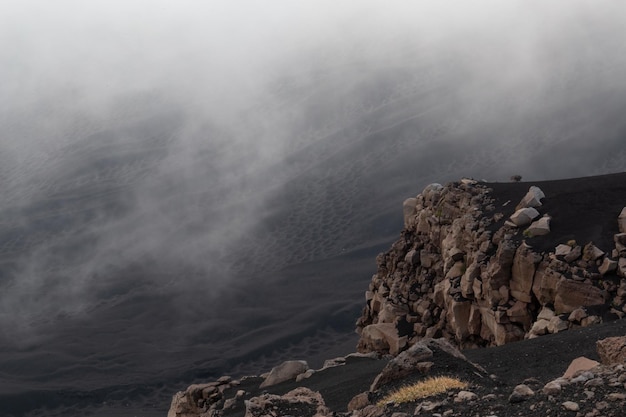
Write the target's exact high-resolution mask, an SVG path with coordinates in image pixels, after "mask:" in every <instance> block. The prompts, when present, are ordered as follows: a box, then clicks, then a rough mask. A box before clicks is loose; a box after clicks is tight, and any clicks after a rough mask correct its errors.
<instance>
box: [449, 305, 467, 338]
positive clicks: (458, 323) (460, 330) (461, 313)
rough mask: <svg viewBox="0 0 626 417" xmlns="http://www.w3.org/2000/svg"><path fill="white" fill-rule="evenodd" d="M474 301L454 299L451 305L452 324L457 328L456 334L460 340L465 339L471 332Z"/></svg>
mask: <svg viewBox="0 0 626 417" xmlns="http://www.w3.org/2000/svg"><path fill="white" fill-rule="evenodd" d="M471 308H472V303H471V302H469V301H453V302H452V304H451V305H450V311H451V312H452V320H451V323H450V324H451V325H452V327H453V328H454V329H455V336H456V340H457V341H458V342H461V341H463V340H465V339H466V338H467V337H468V336H469V334H470V332H469V319H470V312H471Z"/></svg>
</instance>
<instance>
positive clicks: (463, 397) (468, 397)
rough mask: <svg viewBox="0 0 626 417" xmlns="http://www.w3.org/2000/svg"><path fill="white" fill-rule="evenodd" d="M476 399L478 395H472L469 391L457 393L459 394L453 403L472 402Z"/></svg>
mask: <svg viewBox="0 0 626 417" xmlns="http://www.w3.org/2000/svg"><path fill="white" fill-rule="evenodd" d="M477 398H478V395H476V394H474V393H473V392H471V391H459V393H458V394H457V395H456V397H455V398H454V402H455V403H460V402H465V401H474V400H475V399H477Z"/></svg>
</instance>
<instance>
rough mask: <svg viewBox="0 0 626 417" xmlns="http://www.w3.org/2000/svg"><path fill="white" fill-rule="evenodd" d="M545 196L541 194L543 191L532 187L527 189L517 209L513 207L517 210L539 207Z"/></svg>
mask: <svg viewBox="0 0 626 417" xmlns="http://www.w3.org/2000/svg"><path fill="white" fill-rule="evenodd" d="M545 196H546V195H545V194H544V193H543V191H541V188H539V187H536V186H534V185H533V186H531V187H530V188H529V189H528V192H527V193H526V195H525V196H524V197H523V198H522V201H520V202H519V204H518V205H517V207H515V209H516V210H517V209H521V208H526V207H539V206H541V200H542V199H543V198H544V197H545Z"/></svg>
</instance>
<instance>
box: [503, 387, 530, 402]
mask: <svg viewBox="0 0 626 417" xmlns="http://www.w3.org/2000/svg"><path fill="white" fill-rule="evenodd" d="M533 395H535V392H534V391H533V390H532V389H530V387H529V386H528V385H525V384H520V385H518V386H516V387H515V388H514V389H513V392H512V393H511V395H510V396H509V402H510V403H521V402H522V401H526V400H527V399H529V398H530V397H532V396H533Z"/></svg>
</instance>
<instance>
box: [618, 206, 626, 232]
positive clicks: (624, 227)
mask: <svg viewBox="0 0 626 417" xmlns="http://www.w3.org/2000/svg"><path fill="white" fill-rule="evenodd" d="M617 224H618V227H619V232H620V233H626V207H624V208H623V209H622V212H621V213H620V214H619V216H618V217H617Z"/></svg>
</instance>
